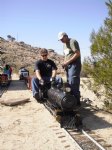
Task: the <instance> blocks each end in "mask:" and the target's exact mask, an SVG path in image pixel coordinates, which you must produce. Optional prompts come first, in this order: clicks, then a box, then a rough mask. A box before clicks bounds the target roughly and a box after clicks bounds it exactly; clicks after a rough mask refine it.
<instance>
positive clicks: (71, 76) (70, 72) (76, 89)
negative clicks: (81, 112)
mask: <svg viewBox="0 0 112 150" xmlns="http://www.w3.org/2000/svg"><path fill="white" fill-rule="evenodd" d="M80 71H81V65H80V64H79V65H75V64H70V65H69V66H68V67H67V69H66V73H67V81H68V83H69V85H70V87H71V90H72V94H73V95H74V96H75V97H76V99H77V103H80Z"/></svg>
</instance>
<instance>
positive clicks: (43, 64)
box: [35, 59, 57, 77]
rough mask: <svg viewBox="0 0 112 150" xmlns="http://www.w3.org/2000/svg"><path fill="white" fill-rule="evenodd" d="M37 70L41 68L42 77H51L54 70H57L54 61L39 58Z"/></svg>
mask: <svg viewBox="0 0 112 150" xmlns="http://www.w3.org/2000/svg"><path fill="white" fill-rule="evenodd" d="M35 70H39V71H40V74H41V76H42V77H51V75H52V70H57V67H56V64H55V63H54V61H52V60H50V59H47V61H43V60H41V59H40V60H38V61H37V62H36V63H35Z"/></svg>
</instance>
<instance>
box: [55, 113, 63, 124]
mask: <svg viewBox="0 0 112 150" xmlns="http://www.w3.org/2000/svg"><path fill="white" fill-rule="evenodd" d="M61 118H62V117H61V116H60V115H56V121H58V122H59V123H61Z"/></svg>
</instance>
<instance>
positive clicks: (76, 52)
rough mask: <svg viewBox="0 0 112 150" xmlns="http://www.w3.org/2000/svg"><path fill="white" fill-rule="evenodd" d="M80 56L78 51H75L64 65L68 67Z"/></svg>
mask: <svg viewBox="0 0 112 150" xmlns="http://www.w3.org/2000/svg"><path fill="white" fill-rule="evenodd" d="M79 56H80V51H78V50H76V51H75V53H74V55H73V56H72V57H71V58H70V59H69V60H68V61H66V62H64V64H65V65H69V64H70V63H72V62H73V61H75V60H76V59H77V58H78V57H79Z"/></svg>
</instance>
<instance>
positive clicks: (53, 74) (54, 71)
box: [52, 70, 57, 78]
mask: <svg viewBox="0 0 112 150" xmlns="http://www.w3.org/2000/svg"><path fill="white" fill-rule="evenodd" d="M56 73H57V71H56V70H53V71H52V78H54V77H55V76H56Z"/></svg>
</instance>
